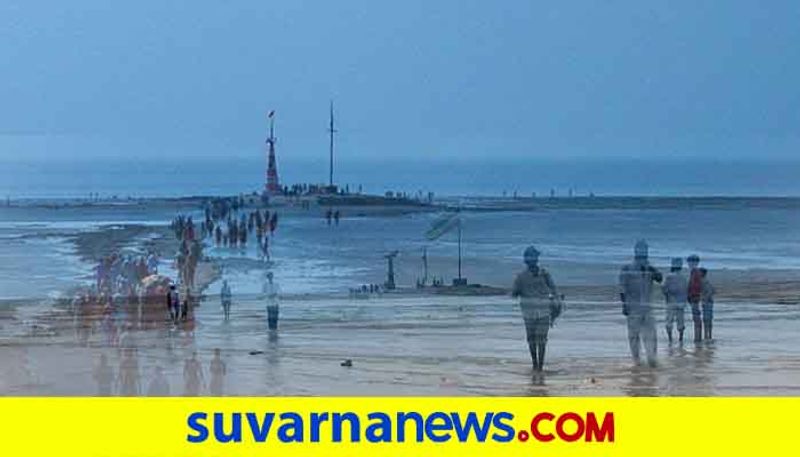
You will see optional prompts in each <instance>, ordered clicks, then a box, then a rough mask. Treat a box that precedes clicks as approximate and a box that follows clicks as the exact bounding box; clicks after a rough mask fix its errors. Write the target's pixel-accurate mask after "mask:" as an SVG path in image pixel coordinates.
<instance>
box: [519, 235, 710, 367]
mask: <svg viewBox="0 0 800 457" xmlns="http://www.w3.org/2000/svg"><path fill="white" fill-rule="evenodd" d="M539 255H540V253H539V251H538V250H537V249H536V248H535V247H533V246H530V247H528V248H527V249H526V250H525V252H524V254H523V260H524V262H525V264H526V267H527V268H526V269H525V270H524V271H522V272H521V273H519V274H518V275H517V277H516V279H515V281H514V285H513V287H512V291H511V294H512V296H513V297H518V298H519V300H520V308H521V310H522V317H523V321H524V323H525V331H526V338H527V342H528V348H529V351H530V356H531V361H532V364H533V368H534V370H535V371H542V370H543V367H544V359H545V353H546V347H547V338H548V332H549V330H550V328H551V327H552V326H553V324H554V323H555V321H556V319H557V318H558V316H559V315H560V314H561V311H562V309H563V299H564V297H563V295H560V294H559V292H558V289H557V288H556V285H555V283H554V281H553V278H552V277H551V275H550V273H549V272H548V271H547V270H546V269H544V268H542V267H541V266H540V265H539ZM686 261H687V263H688V266H689V271H688V274H687V273H684V270H683V259H682V258H680V257H676V258H673V259H671V267H670V272H669V274H667V276H666V277H664V275H663V274H662V273H661V272H660V271H659V270H658V269H657V268H655V267H654V266H653V265H651V264H650V261H649V247H648V244H647V242H646V241H644V240H640V241H638V242H637V243H636V245H635V246H634V258H633V262H631V263H630V264H627V265H625V266H623V267H622V270H621V272H620V275H619V294H620V295H619V298H620V302H621V303H622V314H623V315H624V316H625V318H626V321H627V333H628V343H629V347H630V352H631V357H632V359H633V361H634V363H635V364H637V365H638V364H639V363H640V359H641V351H642V347H644V352H645V357H646V359H647V363H648V365H649V366H651V367H654V366H656V351H657V341H658V337H657V330H656V316H655V315H654V306H653V293H654V292H655V291H656V290H658V291H660V292H661V295H662V296H663V297H664V303H665V310H666V314H665V319H664V320H665V330H666V333H667V339H668V340H669V342H670V344H671V343H672V342H673V333H672V329H673V327H675V328H676V330H677V337H678V341H679V342H680V343H681V344H682V343H683V336H684V330H685V324H684V314H685V311H686V308H687V305H688V306H689V307H690V309H691V315H692V322H693V324H694V335H693V336H694V341H695V342H697V343H699V342H701V341H703V340H711V339H712V336H713V333H712V329H713V320H714V295H715V293H716V291H715V289H714V286H713V285H712V284H711V281H710V279H709V277H708V270H706V269H705V268H701V267H700V257H699V256H697V255H696V254H692V255H690V256H688V257H687V259H686ZM657 285H658V286H657Z"/></svg>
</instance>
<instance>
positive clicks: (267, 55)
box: [0, 0, 800, 159]
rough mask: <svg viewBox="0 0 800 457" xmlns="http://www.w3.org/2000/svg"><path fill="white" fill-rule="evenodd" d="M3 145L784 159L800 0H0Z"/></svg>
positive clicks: (189, 151) (795, 141)
mask: <svg viewBox="0 0 800 457" xmlns="http://www.w3.org/2000/svg"><path fill="white" fill-rule="evenodd" d="M0 61H2V67H1V68H2V71H0V158H5V159H13V158H17V157H41V156H42V155H43V154H50V155H54V156H60V157H81V156H83V157H94V156H108V157H117V156H133V155H136V154H139V155H149V156H162V155H164V154H169V155H172V156H181V155H184V156H188V155H224V154H228V155H252V154H261V153H262V151H263V139H264V135H265V130H266V113H267V112H268V111H269V110H270V109H275V110H277V115H278V117H277V122H278V124H277V128H278V136H279V141H280V143H279V147H280V150H279V151H280V153H281V154H283V157H286V156H287V155H291V156H293V157H299V156H312V155H323V156H324V154H325V153H326V150H327V136H326V132H325V129H326V127H327V125H326V124H327V115H328V113H327V110H328V103H329V100H330V99H334V100H335V103H336V107H337V113H338V117H339V126H338V127H339V129H340V141H339V143H338V144H339V149H340V151H341V152H340V154H341V155H343V156H345V157H349V158H351V159H352V158H355V157H360V156H374V157H382V156H399V155H403V154H407V155H412V156H414V157H425V156H434V157H439V158H447V157H457V156H472V157H474V156H499V155H505V156H525V157H545V158H546V157H564V156H576V155H580V156H584V155H585V156H591V157H600V158H602V157H609V156H625V155H633V156H637V157H642V158H645V157H669V156H703V157H731V156H737V157H776V158H779V157H792V156H794V155H795V154H797V152H798V151H799V150H800V140H799V135H800V83H798V81H800V2H798V1H796V0H793V1H780V0H770V1H753V0H747V1H734V0H728V1H713V2H712V1H702V0H691V1H682V0H680V1H678V0H670V1H663V2H645V1H617V0H606V1H583V2H572V1H563V0H559V1H532V0H529V1H510V0H509V1H502V0H498V1H496V2H489V1H485V0H484V1H471V0H424V1H419V0H404V1H393V2H388V1H375V0H361V1H350V0H347V1H345V0H337V1H300V0H285V1H268V0H247V1H246V0H240V1H218V0H217V1H197V0H195V1H182V2H178V1H168V0H158V1H149V0H147V1H145V0H137V1H107V0H70V1H62V0H53V1H37V0H2V2H0Z"/></svg>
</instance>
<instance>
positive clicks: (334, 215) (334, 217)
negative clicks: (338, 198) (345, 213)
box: [325, 208, 342, 225]
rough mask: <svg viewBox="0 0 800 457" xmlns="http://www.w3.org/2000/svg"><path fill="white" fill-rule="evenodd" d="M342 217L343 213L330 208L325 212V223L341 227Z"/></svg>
mask: <svg viewBox="0 0 800 457" xmlns="http://www.w3.org/2000/svg"><path fill="white" fill-rule="evenodd" d="M341 217H342V214H341V212H339V210H338V209H337V210H335V211H334V210H333V209H331V208H328V209H327V210H326V211H325V221H326V222H327V223H328V225H331V223H334V224H336V225H339V219H340V218H341Z"/></svg>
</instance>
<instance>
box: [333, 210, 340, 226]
mask: <svg viewBox="0 0 800 457" xmlns="http://www.w3.org/2000/svg"><path fill="white" fill-rule="evenodd" d="M339 216H340V214H339V210H338V209H337V210H336V212H335V213H333V220H334V222H335V223H336V225H339Z"/></svg>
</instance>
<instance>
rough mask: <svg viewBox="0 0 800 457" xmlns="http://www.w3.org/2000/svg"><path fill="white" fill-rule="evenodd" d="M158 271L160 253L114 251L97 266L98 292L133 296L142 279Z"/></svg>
mask: <svg viewBox="0 0 800 457" xmlns="http://www.w3.org/2000/svg"><path fill="white" fill-rule="evenodd" d="M157 273H158V255H157V254H156V253H155V252H153V251H150V252H148V253H146V254H123V253H119V252H114V253H112V254H111V255H108V256H105V257H103V258H102V259H100V261H99V262H98V264H97V267H96V268H95V287H96V290H97V291H98V293H100V294H107V295H116V294H121V295H125V296H133V295H135V294H136V292H137V288H138V286H139V284H140V282H141V280H142V279H144V278H146V277H147V276H150V275H153V274H157Z"/></svg>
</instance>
